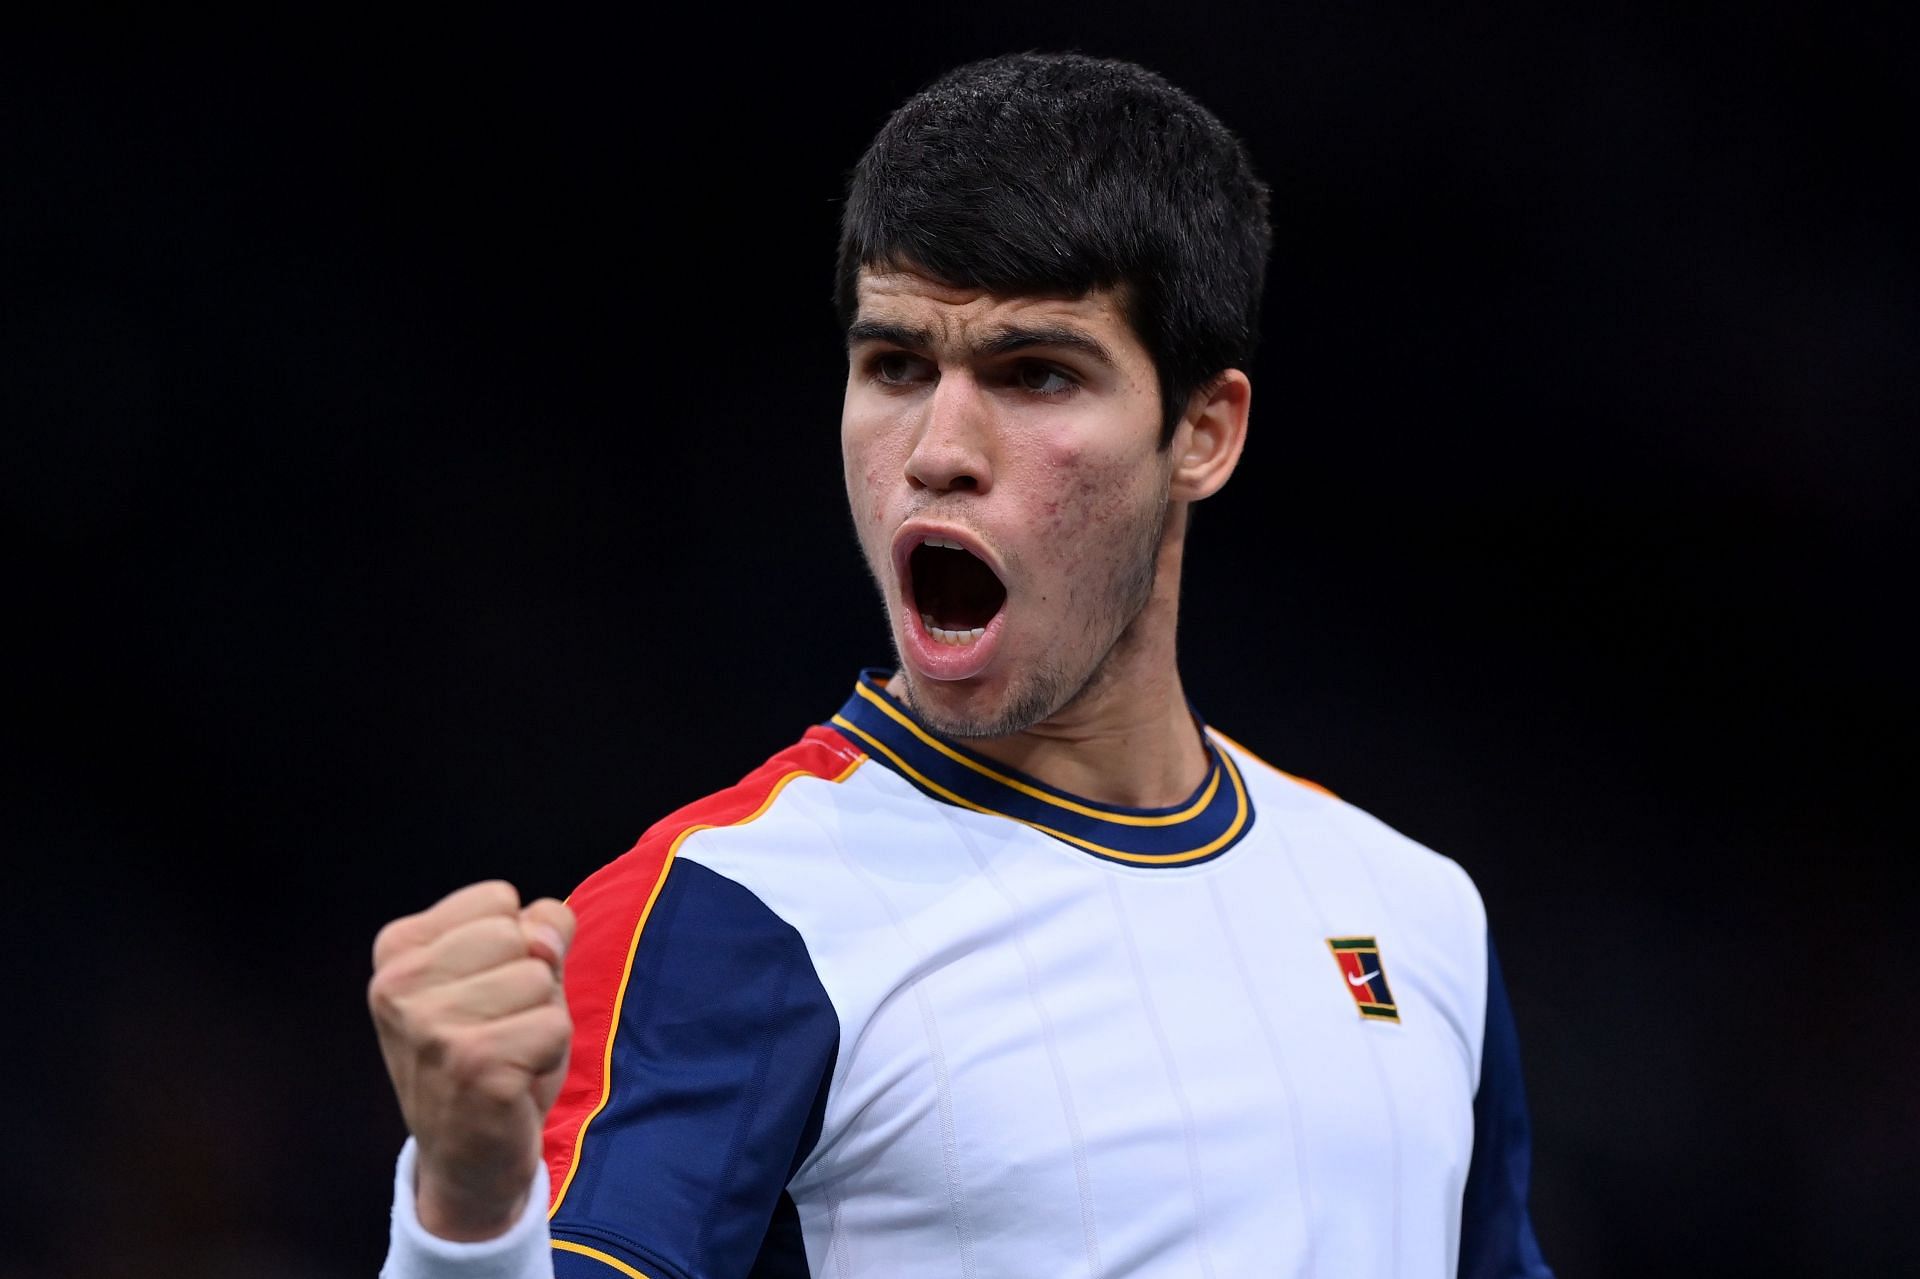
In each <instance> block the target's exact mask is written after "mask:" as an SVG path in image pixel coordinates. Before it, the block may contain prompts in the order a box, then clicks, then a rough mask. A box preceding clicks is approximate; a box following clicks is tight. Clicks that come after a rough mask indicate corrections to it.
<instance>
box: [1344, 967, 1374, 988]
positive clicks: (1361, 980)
mask: <svg viewBox="0 0 1920 1279" xmlns="http://www.w3.org/2000/svg"><path fill="white" fill-rule="evenodd" d="M1379 975H1380V970H1379V969H1378V968H1376V969H1374V970H1373V971H1372V972H1370V973H1361V974H1360V975H1359V976H1358V977H1355V976H1354V975H1353V974H1352V973H1348V974H1347V985H1349V986H1364V985H1366V984H1367V983H1368V982H1370V981H1372V980H1373V979H1374V978H1375V977H1378V976H1379Z"/></svg>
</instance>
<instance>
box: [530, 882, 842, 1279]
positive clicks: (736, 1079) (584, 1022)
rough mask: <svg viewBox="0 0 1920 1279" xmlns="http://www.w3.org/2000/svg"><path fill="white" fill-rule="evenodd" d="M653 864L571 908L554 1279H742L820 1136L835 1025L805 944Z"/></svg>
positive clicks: (721, 893) (775, 922) (744, 900)
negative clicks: (631, 1277) (568, 1037)
mask: <svg viewBox="0 0 1920 1279" xmlns="http://www.w3.org/2000/svg"><path fill="white" fill-rule="evenodd" d="M644 852H645V848H644V845H643V847H642V849H636V850H635V853H634V854H630V855H629V857H638V856H639V855H640V854H642V853H644ZM623 860H625V859H623ZM657 860H659V861H661V862H662V863H663V864H661V865H659V866H657V867H655V866H653V865H652V864H650V863H648V862H646V861H645V859H644V858H643V859H642V860H641V862H640V863H638V864H637V865H630V866H627V867H625V868H624V870H623V872H622V873H621V874H619V875H616V876H613V877H612V878H613V880H614V881H615V882H610V883H601V882H599V881H598V880H590V881H589V882H588V884H587V885H585V886H583V888H582V890H581V892H579V893H576V894H575V896H574V898H573V905H574V908H575V910H576V912H577V913H578V914H579V916H580V934H579V936H578V937H577V938H576V941H575V945H574V948H573V950H572V952H571V953H570V954H569V957H568V980H567V987H568V1001H569V1004H570V1006H571V1007H572V1010H573V1015H574V1023H575V1032H574V1041H573V1053H572V1059H571V1061H570V1063H569V1067H568V1076H567V1081H566V1084H565V1085H564V1086H563V1088H562V1091H561V1094H560V1098H559V1101H558V1102H557V1103H556V1104H555V1106H554V1108H553V1111H552V1113H551V1114H550V1116H549V1119H548V1124H547V1130H546V1140H547V1163H548V1167H549V1170H550V1173H551V1176H552V1183H553V1187H554V1190H553V1196H554V1202H553V1208H552V1213H551V1217H550V1223H549V1224H550V1228H551V1231H552V1235H553V1239H554V1246H555V1253H554V1261H555V1267H556V1273H558V1274H560V1275H567V1274H569V1273H575V1272H577V1273H580V1274H589V1273H592V1274H601V1275H607V1274H618V1273H629V1272H631V1273H638V1274H641V1275H645V1276H646V1277H647V1279H695V1277H698V1279H710V1277H711V1279H721V1277H726V1276H740V1275H745V1274H747V1273H748V1272H749V1271H750V1270H751V1269H752V1268H753V1267H754V1265H755V1259H756V1257H757V1256H759V1254H760V1250H761V1246H762V1244H763V1242H766V1241H767V1240H768V1236H769V1225H770V1223H771V1222H773V1220H774V1218H775V1215H776V1210H777V1208H778V1207H779V1205H780V1198H781V1195H782V1193H783V1192H784V1190H785V1188H786V1185H787V1182H788V1180H789V1179H790V1178H791V1177H792V1175H793V1173H794V1171H795V1169H796V1168H797V1167H798V1166H799V1163H800V1162H801V1160H803V1159H804V1158H805V1157H806V1155H807V1154H808V1153H809V1152H810V1150H811V1149H812V1147H813V1144H814V1142H815V1141H816V1140H817V1139H818V1136H819V1130H820V1122H821V1115H822V1112H823V1110H824V1106H825V1098H826V1086H827V1082H828V1079H829V1078H830V1076H831V1072H832V1067H833V1062H834V1058H835V1055H836V1053H837V1051H838V1043H839V1022H838V1019H837V1017H836V1015H835V1013H834V1010H833V1007H832V1005H831V1003H830V1002H829V1001H828V998H827V995H826V992H825V990H824V989H823V987H822V986H821V983H820V980H819V978H818V976H817V975H816V974H815V972H814V968H813V965H812V962H811V960H810V958H809V956H808V953H807V948H806V945H805V942H804V940H803V939H802V938H801V937H800V935H799V933H798V932H796V931H795V930H794V929H793V928H792V926H790V925H789V924H787V923H786V922H785V921H784V920H782V919H780V918H779V917H778V916H777V915H775V914H774V913H773V912H772V911H771V910H770V909H768V908H767V906H766V905H765V904H764V903H762V902H761V901H760V899H759V898H758V897H756V896H755V895H754V894H753V893H751V892H750V891H748V890H747V889H746V888H744V887H742V886H741V885H740V884H738V883H735V882H734V881H733V880H731V879H728V878H726V877H725V876H723V875H720V874H717V873H716V872H714V871H712V870H709V869H708V868H707V867H705V866H702V865H700V864H698V863H697V862H694V861H690V860H687V859H684V858H681V859H678V860H674V859H673V858H672V857H671V855H670V853H668V854H666V855H664V856H663V857H661V858H659V859H657ZM616 865H618V864H616ZM775 1233H776V1234H779V1233H780V1232H775ZM622 1266H624V1267H626V1268H627V1270H626V1271H622V1269H621V1267H622Z"/></svg>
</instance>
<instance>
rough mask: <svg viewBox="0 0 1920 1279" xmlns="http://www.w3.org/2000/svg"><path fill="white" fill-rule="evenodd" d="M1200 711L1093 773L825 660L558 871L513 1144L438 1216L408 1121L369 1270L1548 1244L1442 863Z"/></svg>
mask: <svg viewBox="0 0 1920 1279" xmlns="http://www.w3.org/2000/svg"><path fill="white" fill-rule="evenodd" d="M1206 738H1207V743H1208V748H1209V754H1210V757H1211V766H1210V769H1209V772H1208V775H1207V778H1206V780H1205V781H1204V782H1203V783H1202V784H1201V786H1200V788H1199V789H1198V790H1197V791H1196V792H1195V793H1194V794H1193V796H1191V797H1190V798H1189V799H1188V800H1187V801H1186V802H1184V803H1182V804H1179V805H1175V806H1173V807H1171V808H1168V809H1158V810H1139V809H1124V808H1116V807H1113V806H1110V805H1103V804H1096V803H1092V802H1089V801H1086V800H1082V799H1078V798H1076V797H1074V796H1071V795H1067V794H1065V793H1063V792H1060V791H1056V790H1053V789H1051V788H1048V787H1046V786H1044V785H1042V784H1041V783H1039V782H1037V781H1035V780H1034V779H1032V778H1028V777H1025V776H1023V775H1020V774H1018V773H1015V772H1013V771H1011V770H1009V769H1006V768H1005V767H1003V766H1000V765H997V764H994V763H992V762H991V761H988V760H986V759H985V758H984V757H981V756H978V755H975V754H973V753H971V752H969V751H967V750H966V749H965V748H964V747H962V746H960V745H957V744H954V743H949V742H946V741H943V740H941V739H940V738H939V737H937V736H936V735H934V734H933V733H931V732H929V731H928V730H926V729H925V728H924V727H923V726H921V725H920V724H918V723H917V722H916V721H915V720H914V718H913V717H912V715H911V713H910V712H908V711H907V709H906V708H905V707H904V706H902V705H901V704H899V703H898V702H896V701H894V700H893V699H892V698H891V697H889V696H888V695H887V694H886V693H885V692H884V690H883V689H882V687H881V685H880V683H879V682H878V680H877V679H876V673H875V672H863V673H862V676H861V678H860V680H859V682H858V684H857V685H856V688H855V691H854V694H853V696H852V697H851V698H850V699H849V700H848V701H847V703H846V705H845V706H844V707H842V709H841V711H840V713H839V714H837V715H835V716H834V717H833V718H832V720H831V721H830V722H829V723H827V724H824V725H819V726H816V727H815V728H813V729H811V730H809V731H808V733H807V735H806V736H805V737H804V738H803V739H802V740H801V741H800V742H799V743H798V744H796V745H795V746H794V747H792V748H790V749H788V750H786V751H783V752H782V753H781V754H780V755H777V756H775V757H774V758H773V759H772V760H770V761H769V762H768V763H767V764H766V765H765V766H763V767H762V768H760V769H758V770H756V771H755V772H754V773H753V774H751V775H749V776H748V777H747V778H746V779H745V780H744V781H742V782H741V783H740V784H739V785H737V786H735V787H733V788H731V789H730V790H727V791H724V792H721V793H720V794H718V795H716V796H713V797H711V798H710V799H707V800H704V801H702V802H701V803H699V804H696V805H693V806H691V807H690V808H688V809H684V810H682V811H681V812H679V813H676V814H675V815H674V816H672V817H670V818H668V819H666V820H665V821H663V822H661V823H660V824H658V825H656V826H655V827H654V828H653V829H652V830H650V831H649V832H648V833H647V834H646V835H645V836H644V837H643V838H642V839H641V841H640V843H639V845H638V846H637V847H636V848H635V849H634V850H633V851H632V852H630V853H628V854H626V855H625V856H623V857H621V858H619V859H617V860H616V861H614V862H612V863H610V864H609V865H608V866H607V867H605V868H603V869H602V870H601V871H599V872H597V873H596V874H595V875H594V876H592V877H591V878H589V880H588V881H587V882H586V883H585V884H583V885H582V886H581V888H580V889H579V891H577V892H576V893H575V894H574V895H573V897H572V898H571V899H570V900H571V904H572V905H573V907H574V909H575V911H576V913H577V914H578V915H579V919H580V928H579V933H578V935H577V937H576V940H575V943H574V945H573V948H572V950H571V951H570V953H569V955H568V960H567V987H568V999H569V1003H570V1004H571V1006H572V1009H573V1014H574V1020H575V1040H574V1045H573V1052H572V1059H571V1065H570V1067H569V1075H568V1079H567V1083H566V1085H565V1087H564V1089H563V1091H562V1094H561V1097H560V1099H559V1102H558V1103H557V1104H556V1106H555V1108H554V1111H553V1114H552V1117H551V1119H550V1121H549V1124H548V1128H547V1161H546V1167H545V1169H544V1170H543V1177H542V1179H541V1180H542V1182H543V1183H544V1184H542V1185H540V1186H538V1187H537V1188H536V1193H535V1196H534V1202H533V1203H532V1204H531V1205H530V1208H529V1211H528V1213H527V1215H526V1217H525V1218H524V1219H523V1220H522V1221H521V1222H520V1223H519V1225H518V1226H517V1227H516V1228H515V1229H514V1230H513V1231H511V1232H510V1233H509V1234H508V1235H506V1236H505V1237H503V1238H501V1239H498V1240H494V1241H490V1242H488V1243H484V1244H449V1243H444V1242H442V1241H438V1240H435V1239H433V1238H432V1237H431V1236H428V1235H426V1234H425V1233H424V1231H422V1230H421V1228H420V1227H419V1225H418V1223H417V1221H416V1220H415V1219H414V1216H413V1211H412V1163H411V1160H412V1148H411V1143H409V1146H408V1148H407V1150H405V1151H403V1154H402V1158H401V1161H400V1166H399V1169H398V1172H397V1176H396V1202H395V1209H394V1227H393V1235H392V1245H391V1249H390V1252H389V1256H388V1261H387V1266H386V1268H385V1269H384V1270H383V1271H382V1274H383V1275H385V1276H388V1277H389V1279H455V1277H456V1276H463V1277H467V1279H531V1277H534V1276H538V1277H540V1279H546V1276H549V1275H557V1276H562V1277H565V1276H573V1275H580V1276H596V1277H597V1279H606V1276H610V1275H628V1276H633V1275H640V1276H645V1277H646V1279H732V1277H736V1276H748V1275H751V1276H755V1277H756V1279H764V1277H766V1276H834V1277H836V1279H840V1277H844V1279H869V1277H874V1279H878V1277H886V1279H896V1277H898V1276H914V1277H916V1279H917V1277H920V1276H927V1277H929V1279H936V1277H937V1279H947V1277H949V1276H951V1277H953V1279H976V1277H977V1279H1008V1277H1021V1279H1024V1277H1026V1276H1036V1277H1038V1276H1090V1277H1091V1276H1100V1277H1108V1279H1116V1277H1119V1276H1151V1277H1153V1279H1161V1277H1163V1276H1165V1277H1169V1279H1180V1277H1185V1276H1194V1277H1211V1279H1246V1277H1248V1276H1311V1277H1318V1279H1369V1277H1373V1276H1378V1277H1380V1279H1389V1277H1391V1279H1416V1277H1418V1279H1439V1277H1441V1276H1453V1275H1455V1274H1456V1273H1458V1274H1460V1275H1463V1276H1473V1277H1474V1279H1479V1277H1481V1276H1501V1277H1503V1279H1504V1277H1506V1276H1529V1277H1533V1276H1546V1275H1548V1274H1549V1273H1550V1272H1549V1271H1548V1270H1547V1268H1546V1266H1545V1264H1544V1263H1543V1262H1542V1261H1541V1260H1540V1254H1539V1250H1538V1248H1537V1246H1536V1245H1535V1242H1534V1238H1533V1231H1532V1226H1531V1224H1530V1221H1529V1218H1528V1214H1527V1209H1526V1181H1527V1162H1528V1138H1527V1119H1526V1109H1525V1101H1524V1097H1523V1095H1522V1092H1521V1087H1520V1076H1519V1064H1518V1055H1517V1048H1516V1046H1515V1042H1514V1036H1513V1030H1512V1021H1511V1016H1510V1014H1509V1012H1508V1011H1507V1007H1506V1000H1505V995H1504V992H1503V991H1502V989H1501V987H1500V983H1499V976H1498V966H1497V964H1495V963H1493V962H1492V960H1491V951H1490V948H1489V945H1488V940H1487V927H1486V919H1485V915H1484V912H1483V909H1482V906H1481V902H1480V898H1479V895H1478V894H1477V893H1476V892H1475V890H1474V887H1473V885H1472V883H1471V882H1470V880H1469V879H1468V877H1467V875H1466V874H1465V872H1463V871H1462V870H1461V869H1460V867H1459V866H1457V865H1456V864H1455V863H1453V862H1452V861H1449V860H1447V859H1446V858H1444V857H1441V856H1439V855H1438V854H1436V853H1433V852H1431V851H1429V850H1427V849H1426V848H1423V847H1421V846H1420V845H1419V844H1416V843H1414V842H1413V841H1412V840H1409V839H1407V838H1406V837H1405V836H1403V835H1400V834H1398V833H1397V832H1395V831H1393V830H1391V829H1389V828H1388V827H1386V826H1385V825H1383V824H1382V823H1380V822H1379V821H1377V820H1375V819H1373V818H1371V817H1369V816H1367V815H1366V814H1364V813H1362V812H1360V811H1359V810H1357V809H1355V808H1354V807H1352V806H1351V805H1349V804H1346V803H1344V802H1342V801H1341V800H1339V799H1337V798H1335V797H1333V796H1332V795H1330V794H1328V793H1327V792H1325V791H1323V790H1321V789H1320V788H1318V787H1316V786H1313V785H1312V784H1310V783H1306V782H1302V781H1300V780H1299V779H1296V778H1293V777H1291V776H1289V775H1287V774H1285V773H1282V772H1280V771H1278V770H1276V769H1274V768H1272V767H1270V766H1269V765H1267V764H1264V763H1262V762H1261V761H1260V760H1259V759H1257V758H1256V757H1254V756H1253V755H1252V754H1250V753H1249V752H1247V751H1246V750H1245V749H1244V748H1242V747H1240V746H1239V745H1237V744H1236V743H1234V742H1232V741H1230V740H1229V739H1227V738H1226V737H1224V736H1222V735H1221V734H1219V733H1217V732H1214V731H1212V730H1210V729H1209V730H1207V731H1206ZM542 1209H546V1210H547V1211H542Z"/></svg>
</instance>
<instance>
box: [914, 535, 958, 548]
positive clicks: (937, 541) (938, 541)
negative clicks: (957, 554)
mask: <svg viewBox="0 0 1920 1279" xmlns="http://www.w3.org/2000/svg"><path fill="white" fill-rule="evenodd" d="M920 545H922V546H938V547H940V548H942V549H943V550H949V551H964V550H966V549H967V548H966V547H964V546H962V545H960V543H958V542H949V541H948V540H947V539H946V538H944V537H930V538H928V539H927V540H926V541H924V542H922V543H920Z"/></svg>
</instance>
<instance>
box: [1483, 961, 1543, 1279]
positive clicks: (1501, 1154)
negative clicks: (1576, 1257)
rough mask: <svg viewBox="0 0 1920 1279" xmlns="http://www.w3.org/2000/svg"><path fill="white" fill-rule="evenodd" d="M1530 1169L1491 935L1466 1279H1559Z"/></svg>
mask: <svg viewBox="0 0 1920 1279" xmlns="http://www.w3.org/2000/svg"><path fill="white" fill-rule="evenodd" d="M1532 1164H1533V1137H1532V1125H1531V1124H1530V1123H1529V1122H1528V1119H1527V1094H1526V1090H1525V1088H1524V1087H1523V1086H1522V1085H1521V1081H1520V1038H1519V1035H1518V1033H1517V1032H1516V1031H1515V1030H1514V1025H1513V1008H1512V1007H1511V1006H1510V1005H1509V1004H1508V1003H1507V984H1506V982H1505V981H1504V980H1503V979H1502V978H1501V976H1500V959H1499V957H1498V956H1497V955H1495V954H1494V950H1493V939H1492V938H1491V937H1489V938H1488V939H1487V1028H1486V1033H1485V1036H1484V1038H1483V1042H1482V1045H1481V1049H1480V1089H1479V1091H1478V1092H1476V1093H1475V1094H1474V1097H1473V1166H1472V1167H1471V1168H1470V1169H1469V1170H1468V1172H1467V1190H1466V1196H1465V1198H1464V1200H1463V1201H1462V1204H1461V1212H1460V1279H1553V1271H1551V1270H1549V1269H1548V1268H1547V1263H1546V1261H1545V1259H1543V1258H1542V1257H1541V1256H1540V1244H1539V1242H1538V1241H1537V1240H1535V1239H1534V1237H1533V1219H1532V1218H1531V1217H1530V1216H1529V1215H1528V1213H1527V1178H1528V1175H1529V1173H1530V1172H1531V1169H1532Z"/></svg>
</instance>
